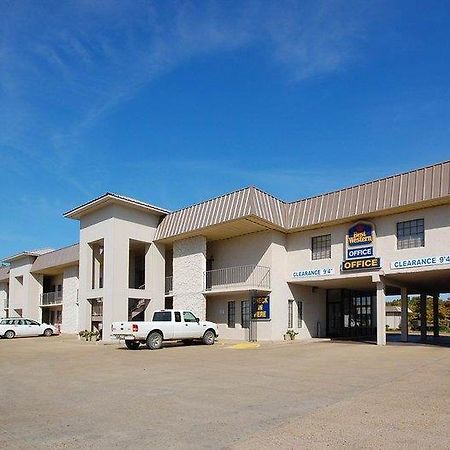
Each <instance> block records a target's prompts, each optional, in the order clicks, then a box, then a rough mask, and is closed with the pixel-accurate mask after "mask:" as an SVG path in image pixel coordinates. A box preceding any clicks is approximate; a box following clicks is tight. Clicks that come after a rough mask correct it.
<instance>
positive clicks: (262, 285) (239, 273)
mask: <svg viewBox="0 0 450 450" xmlns="http://www.w3.org/2000/svg"><path fill="white" fill-rule="evenodd" d="M204 283H205V285H204V290H205V291H206V292H229V291H250V290H257V291H270V268H269V267H264V266H257V265H248V266H236V267H227V268H225V269H215V270H207V271H206V272H205V277H204Z"/></svg>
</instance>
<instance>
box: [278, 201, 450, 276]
mask: <svg viewBox="0 0 450 450" xmlns="http://www.w3.org/2000/svg"><path fill="white" fill-rule="evenodd" d="M449 217H450V206H448V205H445V206H437V207H433V208H426V209H422V210H418V211H409V212H405V213H401V214H392V215H389V216H384V217H375V218H368V219H366V220H368V221H370V222H372V223H373V224H374V226H375V231H376V239H375V252H376V256H378V257H380V258H381V264H382V270H383V271H384V272H385V273H386V274H388V273H395V272H408V271H421V270H429V268H415V269H401V270H398V269H391V268H390V264H391V262H392V261H396V260H401V259H410V258H419V257H425V256H439V255H442V254H448V253H450V245H449V244H448V243H449V242H450V227H449ZM422 218H423V219H424V222H425V247H417V248H410V249H403V250H398V249H397V237H396V234H397V223H398V222H403V221H406V220H413V219H422ZM354 223H355V221H352V222H348V223H346V224H341V225H336V226H332V227H324V228H320V229H315V230H306V231H302V232H298V233H293V234H289V235H288V236H287V251H288V258H287V273H286V277H287V279H290V280H293V277H292V274H293V272H294V271H298V270H302V269H318V268H332V269H334V275H332V276H331V277H327V279H328V278H342V277H350V278H351V277H354V276H359V275H358V273H346V274H342V273H341V271H340V268H341V264H342V261H343V260H344V257H345V245H344V244H345V236H346V233H347V231H348V229H349V227H351V226H352V225H353V224H354ZM324 234H331V258H327V259H320V260H312V257H311V239H312V237H313V236H320V235H324ZM449 266H450V265H444V266H439V267H437V266H436V267H434V269H436V270H439V269H443V268H447V269H448V268H449ZM361 274H362V273H361ZM364 274H365V275H367V272H364Z"/></svg>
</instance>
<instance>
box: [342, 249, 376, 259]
mask: <svg viewBox="0 0 450 450" xmlns="http://www.w3.org/2000/svg"><path fill="white" fill-rule="evenodd" d="M371 256H373V247H361V248H349V249H348V250H347V259H353V258H370V257H371Z"/></svg>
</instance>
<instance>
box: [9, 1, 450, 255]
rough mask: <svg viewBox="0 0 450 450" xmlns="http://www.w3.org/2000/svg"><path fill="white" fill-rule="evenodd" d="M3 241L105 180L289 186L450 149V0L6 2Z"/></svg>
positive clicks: (160, 194)
mask: <svg viewBox="0 0 450 450" xmlns="http://www.w3.org/2000/svg"><path fill="white" fill-rule="evenodd" d="M1 7H2V14H1V15H0V173H1V188H0V204H1V215H0V219H1V222H0V226H1V231H0V256H6V255H9V254H13V253H15V252H18V251H21V250H24V249H31V248H38V247H48V246H51V247H55V248H56V247H60V246H63V245H67V244H71V243H73V242H76V241H77V239H78V223H77V222H74V221H71V220H68V219H64V218H63V217H62V213H63V212H64V211H66V210H68V209H70V208H72V207H74V206H76V205H78V204H80V203H83V202H85V201H87V200H89V199H91V198H93V197H95V196H98V195H100V194H102V193H104V192H106V191H112V192H117V193H121V194H124V195H128V196H132V197H136V198H138V199H141V200H144V201H148V202H151V203H153V204H156V205H159V206H161V207H165V208H169V209H177V208H180V207H183V206H186V205H189V204H192V203H195V202H197V201H200V200H203V199H206V198H209V197H213V196H215V195H219V194H222V193H225V192H228V191H231V190H234V189H237V188H240V187H244V186H247V185H257V186H259V187H260V188H262V189H264V190H266V191H268V192H270V193H272V194H274V195H276V196H279V197H280V198H282V199H285V200H295V199H298V198H302V197H305V196H309V195H313V194H318V193H321V192H324V191H328V190H332V189H336V188H340V187H345V186H347V185H351V184H354V183H358V182H362V181H368V180H370V179H374V178H378V177H382V176H385V175H389V174H392V173H396V172H400V171H404V170H408V169H412V168H415V167H419V166H423V165H427V164H430V163H434V162H438V161H442V160H445V159H448V158H449V155H450V151H449V150H450V126H449V117H450V45H449V43H450V27H449V26H448V23H450V4H449V2H447V1H422V2H418V1H412V0H409V1H393V0H389V1H387V0H386V1H370V2H369V1H368V2H362V1H352V0H346V1H301V2H300V1H298V2H290V1H281V2H280V1H274V2H270V1H268V0H266V1H263V2H257V1H246V2H232V1H220V2H203V1H202V2H200V1H197V2H175V1H172V2H148V1H146V2H145V1H139V0H133V1H112V0H110V1H100V0H96V1H91V0H79V1H76V2H75V1H74V2H70V1H64V2H60V1H48V0H45V1H42V2H35V1H21V0H18V1H8V0H3V1H2V2H1Z"/></svg>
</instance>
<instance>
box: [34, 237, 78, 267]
mask: <svg viewBox="0 0 450 450" xmlns="http://www.w3.org/2000/svg"><path fill="white" fill-rule="evenodd" d="M79 259H80V246H79V244H75V245H71V246H70V247H64V248H60V249H59V250H54V251H52V252H48V253H45V254H43V255H41V256H38V257H37V258H36V260H35V261H34V263H33V265H32V266H31V272H39V271H40V270H44V269H50V268H52V267H58V266H68V265H71V264H74V265H75V264H78V261H79Z"/></svg>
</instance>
